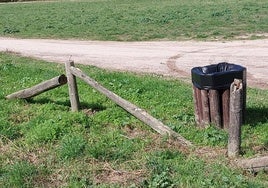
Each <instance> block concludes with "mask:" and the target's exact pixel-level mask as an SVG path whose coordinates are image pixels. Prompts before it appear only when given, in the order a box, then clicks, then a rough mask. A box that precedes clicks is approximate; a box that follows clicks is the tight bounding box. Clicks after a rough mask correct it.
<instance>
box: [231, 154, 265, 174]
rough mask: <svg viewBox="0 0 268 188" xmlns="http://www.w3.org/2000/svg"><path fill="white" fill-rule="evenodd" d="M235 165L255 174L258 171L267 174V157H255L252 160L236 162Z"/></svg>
mask: <svg viewBox="0 0 268 188" xmlns="http://www.w3.org/2000/svg"><path fill="white" fill-rule="evenodd" d="M236 163H237V165H238V166H239V167H241V168H243V169H244V170H247V171H250V172H252V173H256V172H259V171H266V172H268V156H262V157H256V158H252V159H242V160H238V161H237V162H236Z"/></svg>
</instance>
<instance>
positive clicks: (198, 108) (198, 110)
mask: <svg viewBox="0 0 268 188" xmlns="http://www.w3.org/2000/svg"><path fill="white" fill-rule="evenodd" d="M193 95H194V110H195V122H196V123H197V124H198V125H200V124H201V119H202V112H201V91H200V89H198V88H197V87H195V86H194V85H193Z"/></svg>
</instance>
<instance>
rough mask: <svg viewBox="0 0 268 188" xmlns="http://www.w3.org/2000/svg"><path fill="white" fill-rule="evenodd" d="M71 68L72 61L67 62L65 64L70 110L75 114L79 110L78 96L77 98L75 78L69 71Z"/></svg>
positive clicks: (72, 65)
mask: <svg viewBox="0 0 268 188" xmlns="http://www.w3.org/2000/svg"><path fill="white" fill-rule="evenodd" d="M71 67H74V62H73V61H68V62H66V63H65V70H66V76H67V81H68V88H69V97H70V102H71V109H72V111H73V112H75V111H78V110H79V96H78V90H77V83H76V77H75V76H74V75H73V74H72V73H71V71H70V68H71Z"/></svg>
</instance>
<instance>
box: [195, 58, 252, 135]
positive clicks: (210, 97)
mask: <svg viewBox="0 0 268 188" xmlns="http://www.w3.org/2000/svg"><path fill="white" fill-rule="evenodd" d="M191 73H192V82H193V95H194V97H193V98H194V110H195V120H196V123H197V125H198V126H199V127H201V128H203V127H205V126H206V125H209V124H213V125H215V126H216V127H218V128H223V129H225V130H228V129H229V125H230V105H232V104H230V86H231V84H232V82H233V81H234V79H240V80H242V84H243V91H242V92H243V93H242V98H243V101H242V107H243V108H242V118H243V120H244V113H245V108H246V84H247V82H246V68H244V67H241V66H240V65H235V64H229V63H219V64H213V65H208V66H204V67H194V68H193V69H192V70H191Z"/></svg>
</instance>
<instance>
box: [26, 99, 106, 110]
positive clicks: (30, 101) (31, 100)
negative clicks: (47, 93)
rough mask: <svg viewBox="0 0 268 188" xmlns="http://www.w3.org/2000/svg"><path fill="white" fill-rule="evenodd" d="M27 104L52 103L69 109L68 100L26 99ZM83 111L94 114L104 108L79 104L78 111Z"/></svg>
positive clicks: (96, 105)
mask: <svg viewBox="0 0 268 188" xmlns="http://www.w3.org/2000/svg"><path fill="white" fill-rule="evenodd" d="M27 102H28V103H32V104H47V103H54V104H56V105H60V106H66V107H70V106H71V103H70V101H69V100H66V101H54V100H51V99H49V98H40V99H33V98H31V99H27ZM84 109H91V110H92V111H95V112H99V111H102V110H105V109H106V107H105V106H103V105H102V104H99V103H87V102H80V110H84Z"/></svg>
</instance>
